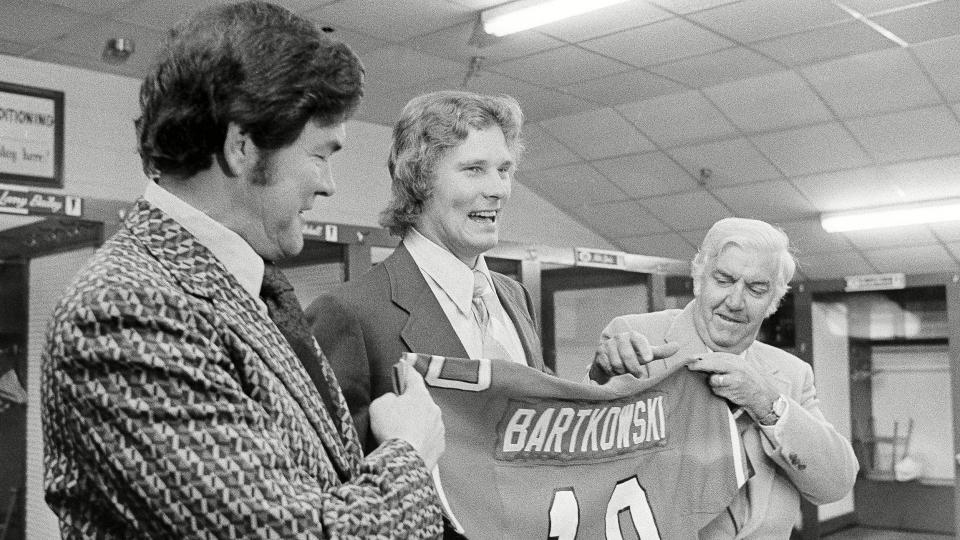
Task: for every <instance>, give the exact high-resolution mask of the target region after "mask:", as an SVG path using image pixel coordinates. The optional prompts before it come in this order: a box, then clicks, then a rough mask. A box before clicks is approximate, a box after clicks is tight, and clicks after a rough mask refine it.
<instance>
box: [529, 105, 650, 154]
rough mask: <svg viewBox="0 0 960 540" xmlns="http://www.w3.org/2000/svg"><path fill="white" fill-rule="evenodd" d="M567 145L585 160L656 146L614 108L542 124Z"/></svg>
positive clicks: (553, 119) (556, 119)
mask: <svg viewBox="0 0 960 540" xmlns="http://www.w3.org/2000/svg"><path fill="white" fill-rule="evenodd" d="M540 125H541V127H543V129H545V130H546V131H548V132H549V133H550V134H551V135H553V136H554V137H556V138H557V139H558V140H559V141H560V142H562V143H563V144H564V146H566V147H567V148H569V149H570V150H571V151H573V152H574V153H575V154H577V155H579V156H580V157H582V158H584V159H600V158H606V157H612V156H620V155H624V154H632V153H636V152H642V151H645V150H653V145H652V144H650V141H648V140H647V139H646V137H644V136H643V135H641V134H640V133H639V132H637V129H636V128H635V127H634V126H633V125H632V124H630V123H629V122H627V121H626V120H624V119H623V117H622V116H620V114H619V113H618V112H617V111H615V110H613V109H597V110H594V111H588V112H585V113H580V114H575V115H571V116H562V117H559V118H552V119H550V120H545V121H543V122H541V123H540Z"/></svg>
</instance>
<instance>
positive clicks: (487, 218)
mask: <svg viewBox="0 0 960 540" xmlns="http://www.w3.org/2000/svg"><path fill="white" fill-rule="evenodd" d="M497 213H498V212H497V210H482V211H479V212H470V213H469V214H467V217H469V218H470V219H472V220H473V221H479V222H481V223H496V222H497Z"/></svg>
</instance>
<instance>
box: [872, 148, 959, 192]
mask: <svg viewBox="0 0 960 540" xmlns="http://www.w3.org/2000/svg"><path fill="white" fill-rule="evenodd" d="M881 174H882V176H883V179H884V181H885V182H887V183H888V184H890V185H891V186H893V187H894V189H896V190H897V192H898V193H899V194H900V196H901V198H902V199H903V201H904V202H912V201H930V200H935V199H944V198H948V197H960V182H958V181H957V179H958V178H960V157H957V156H951V157H945V158H935V159H924V160H920V161H910V162H906V163H897V164H893V165H886V166H884V167H883V168H882V169H881Z"/></svg>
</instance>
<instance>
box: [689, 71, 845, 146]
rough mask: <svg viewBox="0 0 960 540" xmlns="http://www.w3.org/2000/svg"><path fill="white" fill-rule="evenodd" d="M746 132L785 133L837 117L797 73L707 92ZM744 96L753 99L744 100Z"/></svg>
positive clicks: (763, 77)
mask: <svg viewBox="0 0 960 540" xmlns="http://www.w3.org/2000/svg"><path fill="white" fill-rule="evenodd" d="M703 92H704V93H705V94H706V95H707V97H708V98H710V99H711V100H712V101H713V103H714V104H716V106H717V108H719V109H720V110H721V111H723V113H724V114H726V115H727V118H729V119H730V120H731V121H732V122H733V123H734V124H735V125H737V126H738V127H739V128H740V129H741V130H743V131H744V132H748V133H749V132H757V131H767V130H772V129H783V128H788V127H794V126H801V125H805V124H813V123H817V122H826V121H828V120H831V119H832V118H833V116H832V115H831V114H830V111H828V110H827V108H826V107H824V106H823V103H822V102H821V101H820V99H819V98H817V96H816V94H814V93H813V92H812V91H811V90H810V87H809V86H807V84H806V83H805V82H804V81H803V79H802V78H800V76H799V75H797V74H796V73H794V72H793V71H780V72H777V73H770V74H767V75H761V76H759V77H753V78H750V79H745V80H741V81H735V82H732V83H727V84H723V85H720V86H714V87H712V88H706V89H704V91H703ZM744 96H750V98H749V99H744Z"/></svg>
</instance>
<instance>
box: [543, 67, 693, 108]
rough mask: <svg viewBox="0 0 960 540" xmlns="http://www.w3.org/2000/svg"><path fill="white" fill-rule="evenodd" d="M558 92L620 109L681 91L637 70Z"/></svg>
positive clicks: (587, 82)
mask: <svg viewBox="0 0 960 540" xmlns="http://www.w3.org/2000/svg"><path fill="white" fill-rule="evenodd" d="M562 90H564V91H565V92H569V93H571V94H574V95H577V96H581V97H583V98H586V99H589V100H592V101H596V102H599V103H603V104H605V105H620V104H621V103H630V102H633V101H640V100H642V99H649V98H652V97H656V96H662V95H664V94H672V93H675V92H681V91H683V90H684V87H683V86H681V85H679V84H677V83H675V82H673V81H670V80H668V79H665V78H663V77H661V76H659V75H657V74H655V73H650V72H649V71H645V70H642V69H639V70H634V71H628V72H624V73H616V74H613V75H607V76H606V77H602V78H600V79H593V80H592V81H584V82H580V83H577V84H572V85H570V86H564V87H563V88H562Z"/></svg>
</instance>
